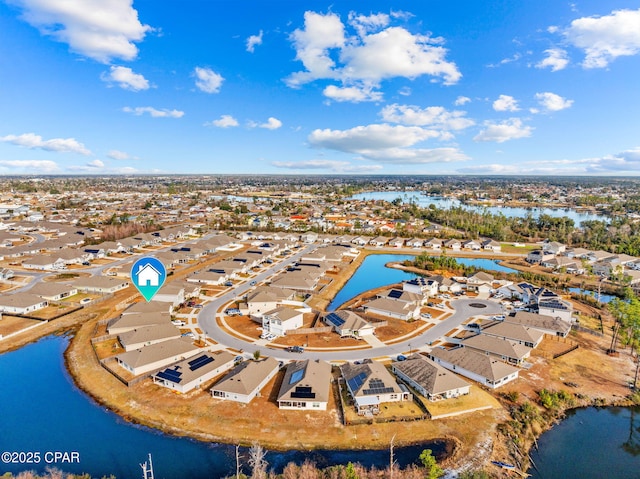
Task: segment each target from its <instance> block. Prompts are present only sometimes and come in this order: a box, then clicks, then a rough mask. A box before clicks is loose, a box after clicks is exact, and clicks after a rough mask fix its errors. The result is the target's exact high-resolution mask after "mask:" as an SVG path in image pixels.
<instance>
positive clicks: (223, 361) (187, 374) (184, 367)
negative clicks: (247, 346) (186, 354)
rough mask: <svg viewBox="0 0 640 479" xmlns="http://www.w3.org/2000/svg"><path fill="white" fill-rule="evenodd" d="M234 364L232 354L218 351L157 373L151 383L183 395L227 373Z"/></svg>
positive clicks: (204, 354)
mask: <svg viewBox="0 0 640 479" xmlns="http://www.w3.org/2000/svg"><path fill="white" fill-rule="evenodd" d="M234 364H235V361H234V356H233V354H231V353H229V352H227V351H220V352H219V353H216V354H214V353H203V354H200V355H198V356H196V357H194V358H189V359H185V360H184V361H180V362H179V363H176V364H174V365H173V366H169V367H168V368H166V369H163V370H161V371H158V372H157V373H155V374H154V375H153V382H154V383H155V384H157V385H159V386H162V387H165V388H168V389H171V390H172V391H177V392H179V393H182V394H185V393H188V392H189V391H191V390H193V389H196V388H200V387H201V386H202V384H204V383H206V382H207V381H210V380H211V379H213V378H215V377H216V376H219V375H220V374H222V373H225V372H227V371H228V370H229V369H231V368H232V367H233V366H234Z"/></svg>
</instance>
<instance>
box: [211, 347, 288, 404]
mask: <svg viewBox="0 0 640 479" xmlns="http://www.w3.org/2000/svg"><path fill="white" fill-rule="evenodd" d="M279 370H280V364H279V363H278V361H277V360H276V359H275V358H265V359H262V360H260V361H244V362H242V363H240V364H238V365H237V366H236V367H234V368H233V369H232V370H231V371H229V373H228V374H227V375H226V376H225V377H223V378H222V379H221V380H220V381H218V382H217V383H216V384H214V386H213V387H212V388H211V396H213V397H214V398H215V399H224V400H227V401H237V402H241V403H244V404H249V403H250V402H251V400H252V399H253V398H255V397H256V396H257V395H258V394H260V391H261V390H262V388H264V387H265V386H266V385H267V383H268V382H269V381H271V379H273V377H274V376H275V375H276V374H277V373H278V371H279Z"/></svg>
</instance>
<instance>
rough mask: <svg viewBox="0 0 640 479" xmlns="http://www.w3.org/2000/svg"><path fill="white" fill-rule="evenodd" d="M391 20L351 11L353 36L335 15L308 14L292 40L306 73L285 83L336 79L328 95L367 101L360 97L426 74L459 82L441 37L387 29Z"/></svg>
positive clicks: (298, 74)
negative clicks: (387, 83) (388, 82)
mask: <svg viewBox="0 0 640 479" xmlns="http://www.w3.org/2000/svg"><path fill="white" fill-rule="evenodd" d="M391 17H394V18H396V17H397V16H394V15H391ZM391 17H390V16H389V15H386V14H372V15H369V16H363V15H357V14H355V13H351V14H350V15H349V26H351V27H352V29H353V30H354V32H353V34H351V35H348V34H347V32H346V26H345V25H344V24H343V23H342V21H341V20H340V17H338V16H337V15H336V14H334V13H327V14H326V15H323V14H319V13H315V12H311V11H307V12H305V15H304V28H302V29H296V30H295V31H294V32H293V33H292V34H291V36H290V41H291V42H292V44H293V46H294V48H295V50H296V60H299V61H301V62H302V64H303V66H304V68H305V69H304V70H303V71H298V72H295V73H292V74H291V75H290V76H289V77H287V78H286V79H285V81H286V83H287V85H289V86H290V87H293V88H299V87H301V86H302V85H304V84H306V83H309V82H313V81H315V80H319V79H324V80H335V81H337V82H339V86H336V85H333V86H332V87H331V88H325V90H324V93H325V94H326V95H333V96H332V98H334V99H335V98H337V97H339V98H341V99H342V101H347V100H349V101H364V100H363V99H362V98H363V95H362V93H363V92H371V93H376V94H377V92H376V90H377V89H378V88H379V87H380V83H381V82H382V81H383V80H385V79H390V78H394V77H405V78H410V79H414V78H417V77H419V76H422V75H428V76H431V77H433V79H434V80H435V79H440V80H441V81H442V82H443V83H445V84H447V85H450V84H454V83H456V82H457V81H458V80H459V79H460V78H461V76H462V75H461V74H460V72H459V71H458V68H457V67H456V65H455V63H453V62H449V61H447V60H446V54H447V50H446V49H445V48H443V47H442V46H441V44H442V39H440V38H434V37H431V36H430V35H420V34H415V35H414V34H412V33H410V32H409V31H408V30H406V29H404V28H401V27H394V26H388V24H389V22H390V18H391ZM356 93H358V94H356ZM364 97H365V98H366V96H364Z"/></svg>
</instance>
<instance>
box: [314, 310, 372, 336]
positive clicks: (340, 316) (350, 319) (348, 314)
mask: <svg viewBox="0 0 640 479" xmlns="http://www.w3.org/2000/svg"><path fill="white" fill-rule="evenodd" d="M322 321H323V322H324V323H325V324H326V325H327V326H331V327H333V330H334V331H335V332H336V333H338V334H339V335H340V337H353V338H357V339H361V338H362V337H363V336H369V335H372V334H373V332H374V331H375V327H374V326H373V324H371V323H370V322H369V321H367V320H365V319H364V318H362V317H360V316H359V315H358V314H356V313H354V312H353V311H347V310H344V309H341V310H340V311H334V312H332V313H328V314H326V315H324V316H323V317H322Z"/></svg>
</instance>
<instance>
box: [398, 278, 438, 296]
mask: <svg viewBox="0 0 640 479" xmlns="http://www.w3.org/2000/svg"><path fill="white" fill-rule="evenodd" d="M438 286H439V285H438V282H437V281H436V280H434V279H432V278H424V277H422V276H418V277H416V278H413V279H409V280H406V281H403V282H402V290H403V291H408V292H410V293H415V294H419V295H422V296H423V298H424V299H426V298H428V297H429V296H435V295H437V294H438Z"/></svg>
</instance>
